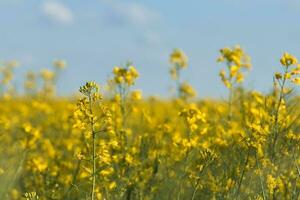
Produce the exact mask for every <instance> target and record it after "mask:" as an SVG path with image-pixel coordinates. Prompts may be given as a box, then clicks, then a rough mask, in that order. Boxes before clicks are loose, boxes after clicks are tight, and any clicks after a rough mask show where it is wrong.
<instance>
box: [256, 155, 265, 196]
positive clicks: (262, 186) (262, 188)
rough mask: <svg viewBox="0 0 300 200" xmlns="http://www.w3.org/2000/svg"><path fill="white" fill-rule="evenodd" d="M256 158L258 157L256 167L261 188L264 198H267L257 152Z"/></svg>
mask: <svg viewBox="0 0 300 200" xmlns="http://www.w3.org/2000/svg"><path fill="white" fill-rule="evenodd" d="M255 158H256V167H257V169H258V173H259V182H260V188H261V191H262V195H263V199H264V200H266V199H267V197H266V194H265V189H264V184H263V180H262V177H261V169H260V166H259V162H258V157H257V153H255Z"/></svg>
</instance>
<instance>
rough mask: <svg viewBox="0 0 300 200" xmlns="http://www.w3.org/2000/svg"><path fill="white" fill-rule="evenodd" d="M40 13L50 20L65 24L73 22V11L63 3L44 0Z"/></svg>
mask: <svg viewBox="0 0 300 200" xmlns="http://www.w3.org/2000/svg"><path fill="white" fill-rule="evenodd" d="M42 13H43V14H44V15H45V16H46V17H47V18H48V19H49V20H51V21H52V22H55V23H59V24H63V25H67V24H71V23H72V22H73V13H72V10H71V9H69V8H68V7H67V6H65V5H64V4H62V3H60V2H57V1H45V2H44V3H43V4H42Z"/></svg>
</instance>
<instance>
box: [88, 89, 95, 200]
mask: <svg viewBox="0 0 300 200" xmlns="http://www.w3.org/2000/svg"><path fill="white" fill-rule="evenodd" d="M88 98H89V109H90V115H91V119H90V126H91V129H92V140H93V147H92V148H93V149H92V151H93V152H92V153H93V157H92V160H93V172H92V173H93V174H92V179H93V180H92V194H91V200H94V199H95V187H96V174H95V173H96V131H95V127H94V117H93V109H92V97H91V94H89V96H88Z"/></svg>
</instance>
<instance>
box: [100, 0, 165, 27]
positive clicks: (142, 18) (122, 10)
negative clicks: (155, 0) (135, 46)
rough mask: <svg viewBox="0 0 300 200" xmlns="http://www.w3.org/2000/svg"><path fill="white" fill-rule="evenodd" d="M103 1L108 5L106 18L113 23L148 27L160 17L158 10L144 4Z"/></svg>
mask: <svg viewBox="0 0 300 200" xmlns="http://www.w3.org/2000/svg"><path fill="white" fill-rule="evenodd" d="M103 2H105V3H106V5H107V11H106V16H105V20H106V22H108V23H111V24H117V25H133V26H136V27H147V26H150V25H153V24H155V23H156V22H158V21H159V19H160V16H159V14H158V13H157V12H155V11H153V10H151V9H149V8H148V7H146V6H144V5H142V4H138V3H133V2H126V3H125V2H122V1H109V0H107V1H103Z"/></svg>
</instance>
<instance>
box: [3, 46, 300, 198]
mask: <svg viewBox="0 0 300 200" xmlns="http://www.w3.org/2000/svg"><path fill="white" fill-rule="evenodd" d="M274 60H278V62H277V63H278V67H277V71H278V72H277V73H275V74H266V76H271V77H272V76H273V77H274V78H273V84H272V83H270V85H273V88H272V89H271V90H269V92H267V93H262V92H259V91H251V90H248V89H247V88H246V87H243V84H242V83H243V80H244V79H246V78H247V76H246V73H251V71H249V70H250V68H251V67H252V65H251V59H250V56H249V55H248V54H247V53H246V51H245V50H244V49H242V48H241V47H239V46H234V47H230V48H222V49H220V51H219V57H217V58H216V66H215V67H216V68H219V69H220V73H219V77H220V84H223V85H224V90H226V91H227V97H226V98H225V99H220V98H216V99H210V98H203V97H202V98H197V97H196V92H195V90H194V89H193V86H192V85H190V84H189V83H188V82H185V81H183V80H182V77H181V76H180V75H181V72H182V71H185V70H187V69H188V66H189V62H188V56H187V55H186V54H185V53H184V52H183V51H182V50H180V49H174V50H173V51H171V52H170V57H169V64H170V71H169V72H170V74H169V76H171V78H172V80H173V83H172V84H173V85H174V87H175V91H176V94H174V96H173V97H170V98H161V97H159V96H156V97H154V96H153V97H152V96H145V97H143V93H142V91H141V90H136V89H135V88H138V85H137V84H135V82H136V80H137V79H138V78H142V77H143V76H142V74H140V73H139V72H138V71H139V66H135V65H134V63H131V62H128V63H126V64H124V65H123V66H115V67H112V72H111V76H110V78H109V80H108V81H107V83H102V84H100V85H98V83H96V82H94V81H93V80H90V81H89V80H88V82H86V83H85V84H84V85H82V86H79V87H78V95H74V96H58V95H56V83H57V81H59V78H63V77H60V75H61V71H62V70H68V67H72V66H67V63H66V62H65V61H63V60H56V61H54V62H53V68H52V69H48V70H42V71H40V72H28V73H27V74H26V77H25V78H24V80H25V81H24V83H23V88H24V89H23V90H22V92H16V86H15V84H14V73H15V72H16V71H17V70H18V63H17V62H15V61H8V62H2V63H1V74H0V75H1V76H0V95H1V97H0V199H1V200H2V199H3V200H5V199H9V200H18V199H24V200H35V199H41V200H48V199H52V200H60V199H65V200H76V199H79V200H81V199H91V200H96V199H97V200H102V199H103V200H104V199H105V200H119V199H120V200H122V199H124V200H152V199H162V200H165V199H166V200H205V199H212V200H217V199H243V200H244V199H245V200H246V199H249V200H275V199H278V200H280V199H291V200H298V199H300V117H299V116H300V97H299V96H298V94H297V87H299V85H300V64H299V63H298V61H297V58H296V57H295V56H293V55H291V54H289V53H284V54H283V55H282V57H281V58H274ZM253 67H255V66H253ZM248 71H249V72H248ZM166 76H168V74H166ZM216 76H218V74H216ZM83 81H84V80H83ZM170 84H171V83H170ZM21 86H22V85H21ZM21 86H19V87H21ZM133 87H134V88H133ZM266 89H268V88H266Z"/></svg>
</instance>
